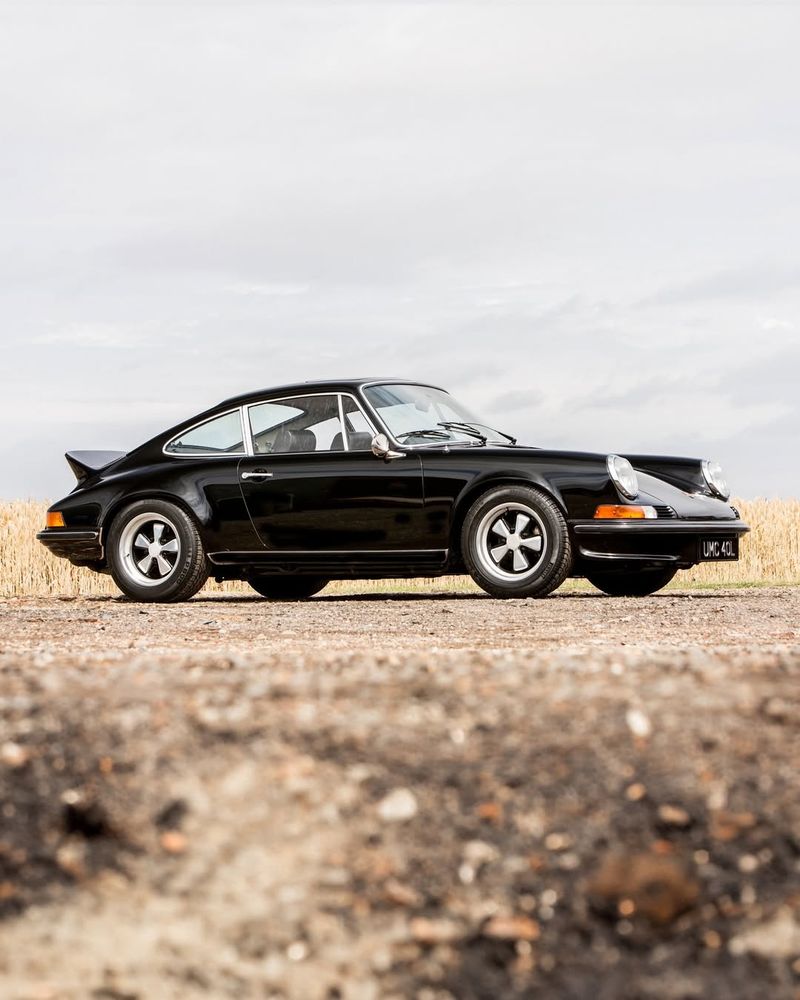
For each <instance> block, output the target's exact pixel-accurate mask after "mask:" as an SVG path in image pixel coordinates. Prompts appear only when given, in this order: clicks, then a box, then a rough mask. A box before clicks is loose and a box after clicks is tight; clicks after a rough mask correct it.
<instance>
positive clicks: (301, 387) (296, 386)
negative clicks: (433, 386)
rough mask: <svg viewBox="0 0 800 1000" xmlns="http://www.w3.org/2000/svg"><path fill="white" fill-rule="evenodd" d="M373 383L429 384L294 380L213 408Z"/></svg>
mask: <svg viewBox="0 0 800 1000" xmlns="http://www.w3.org/2000/svg"><path fill="white" fill-rule="evenodd" d="M375 383H379V384H381V385H384V384H391V385H430V383H428V382H419V381H417V379H413V378H380V377H377V376H375V377H372V378H335V379H322V380H312V381H309V382H294V383H292V384H290V385H276V386H270V387H269V388H268V389H258V390H255V389H254V390H253V391H252V392H243V393H239V395H237V396H231V397H229V398H228V399H223V400H222V402H221V403H218V404H217V406H216V407H214V409H217V408H218V407H220V406H241V405H242V403H248V402H250V401H252V400H257V399H263V398H265V397H267V396H276V395H285V396H292V395H299V394H301V393H302V394H305V393H309V392H347V391H348V390H352V389H358V388H360V387H361V386H363V385H373V384H375Z"/></svg>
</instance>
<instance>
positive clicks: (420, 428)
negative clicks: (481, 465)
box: [364, 385, 511, 445]
mask: <svg viewBox="0 0 800 1000" xmlns="http://www.w3.org/2000/svg"><path fill="white" fill-rule="evenodd" d="M364 395H365V396H366V397H367V399H368V400H369V402H370V403H371V404H372V406H373V407H374V408H375V410H377V412H378V415H379V416H380V418H381V419H382V420H383V422H384V424H386V426H387V427H388V428H389V431H390V432H391V434H392V437H393V438H394V439H395V441H399V442H400V443H401V444H407V445H413V444H429V445H430V444H437V443H438V444H447V443H448V442H451V443H452V442H458V443H459V444H485V443H486V442H487V441H502V442H504V443H505V442H508V441H509V440H511V439H510V438H509V437H508V435H506V434H502V433H501V432H500V431H498V430H495V429H494V428H493V427H489V426H487V425H486V424H484V423H482V422H481V421H480V420H479V419H478V418H477V417H476V416H475V415H474V414H473V413H471V412H470V411H469V410H468V409H467V408H466V406H463V405H462V404H461V403H459V402H458V401H457V400H455V399H453V397H452V396H451V395H450V393H449V392H445V391H444V390H443V389H434V388H433V387H431V386H427V385H370V386H367V387H366V388H365V389H364ZM454 424H458V425H460V426H453V425H454Z"/></svg>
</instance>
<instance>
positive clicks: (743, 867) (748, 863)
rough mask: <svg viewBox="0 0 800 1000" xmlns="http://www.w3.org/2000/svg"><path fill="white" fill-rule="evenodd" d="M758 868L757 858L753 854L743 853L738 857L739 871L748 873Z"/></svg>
mask: <svg viewBox="0 0 800 1000" xmlns="http://www.w3.org/2000/svg"><path fill="white" fill-rule="evenodd" d="M757 868H758V858H757V857H756V856H755V855H754V854H743V855H742V856H741V857H740V858H739V871H740V872H744V874H745V875H750V874H752V873H753V872H754V871H756V869H757Z"/></svg>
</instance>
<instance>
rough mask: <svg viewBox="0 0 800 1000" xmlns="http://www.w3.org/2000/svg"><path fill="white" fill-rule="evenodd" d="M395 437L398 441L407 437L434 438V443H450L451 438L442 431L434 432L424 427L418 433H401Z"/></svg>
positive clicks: (432, 429)
mask: <svg viewBox="0 0 800 1000" xmlns="http://www.w3.org/2000/svg"><path fill="white" fill-rule="evenodd" d="M395 437H396V438H397V440H398V441H399V440H400V439H401V438H408V437H423V438H424V437H427V438H434V439H435V440H436V441H451V440H452V438H451V436H450V435H449V434H445V433H444V431H437V430H434V428H432V427H424V428H423V429H422V430H419V431H403V432H402V433H401V434H395Z"/></svg>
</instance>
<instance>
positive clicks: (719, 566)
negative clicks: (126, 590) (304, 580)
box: [0, 500, 800, 597]
mask: <svg viewBox="0 0 800 1000" xmlns="http://www.w3.org/2000/svg"><path fill="white" fill-rule="evenodd" d="M736 504H737V506H738V507H739V509H740V510H741V512H742V517H743V518H744V519H745V520H746V521H747V523H748V524H749V525H750V527H751V528H752V532H751V534H750V535H748V536H747V537H746V538H745V539H744V541H743V543H742V558H741V560H740V561H739V562H738V563H716V564H706V565H703V566H697V567H695V568H694V569H693V570H690V571H689V572H686V573H681V574H680V575H679V576H678V579H677V580H676V581H675V584H673V586H683V587H685V586H687V585H689V586H700V587H703V586H744V585H762V586H763V585H766V584H782V583H785V584H800V500H752V501H738V500H737V501H736ZM45 509H46V508H45V505H44V504H42V503H38V502H34V501H22V500H20V501H13V502H10V503H0V596H3V597H15V596H37V597H40V596H48V595H49V596H64V597H66V596H69V597H73V596H98V595H104V594H117V593H118V591H117V589H116V587H115V586H114V584H113V582H112V580H111V578H110V577H109V576H106V575H102V574H98V573H92V572H90V571H89V570H84V569H78V568H76V567H75V566H73V565H72V564H71V563H69V562H67V560H66V559H56V558H55V557H54V556H51V555H50V553H49V552H47V550H46V549H45V548H44V547H43V546H42V545H40V544H39V542H37V541H36V537H35V536H36V532H37V531H38V530H39V529H40V528H41V526H42V525H43V524H44V512H45ZM568 586H569V585H568ZM206 589H207V591H209V592H222V591H228V592H237V591H238V592H243V593H251V591H250V590H249V588H248V587H247V586H246V585H244V584H224V585H222V586H220V585H219V584H214V583H210V584H208V586H207V588H206ZM474 589H475V586H474V584H473V583H472V581H471V580H469V578H468V577H453V578H442V579H438V580H409V581H398V580H385V581H373V580H369V581H363V582H358V581H355V582H353V583H349V582H342V583H333V584H331V585H330V590H332V591H334V592H336V591H340V592H346V593H355V592H364V591H388V590H393V591H397V590H402V591H404V592H408V591H410V590H414V591H426V590H432V591H436V592H439V593H441V592H442V591H446V590H458V591H465V590H474Z"/></svg>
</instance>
